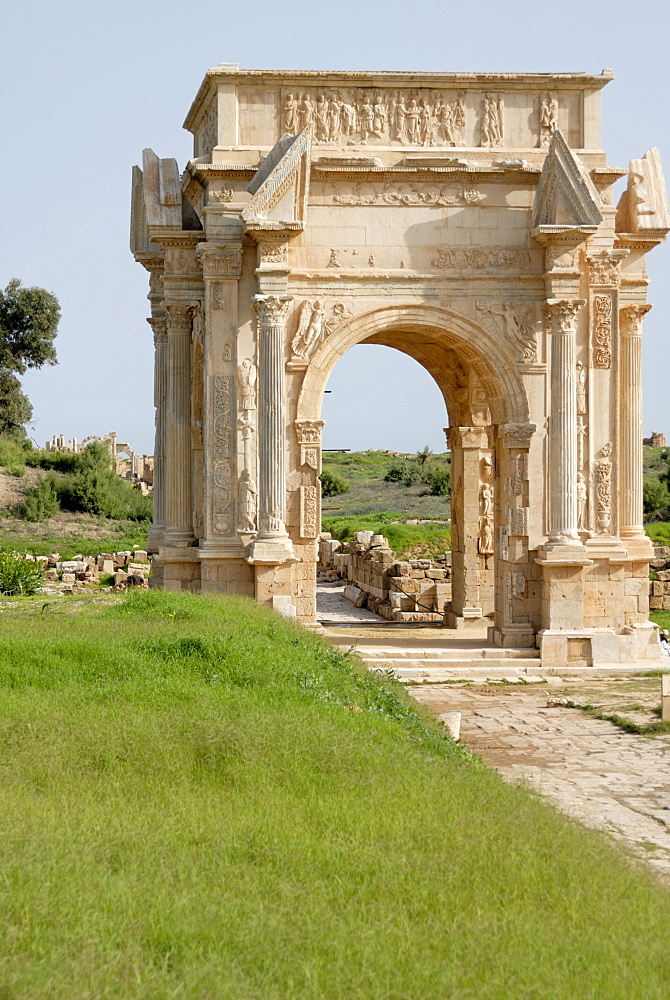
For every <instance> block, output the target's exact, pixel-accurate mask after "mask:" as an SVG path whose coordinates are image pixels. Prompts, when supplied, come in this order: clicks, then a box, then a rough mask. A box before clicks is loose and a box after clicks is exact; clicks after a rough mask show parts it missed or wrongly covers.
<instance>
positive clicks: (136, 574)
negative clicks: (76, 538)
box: [22, 549, 151, 595]
mask: <svg viewBox="0 0 670 1000" xmlns="http://www.w3.org/2000/svg"><path fill="white" fill-rule="evenodd" d="M22 558H23V559H25V560H26V561H27V562H34V563H37V564H38V565H40V566H42V579H43V581H44V584H43V586H42V587H40V588H39V590H38V591H37V593H39V594H51V595H53V594H73V593H75V592H81V591H83V590H84V589H85V588H86V587H87V586H99V585H100V584H101V583H102V584H106V585H107V586H108V587H110V589H111V590H113V591H121V590H127V589H128V588H129V587H148V585H149V584H148V577H149V576H150V574H151V563H150V562H149V556H148V555H147V552H146V551H145V550H144V549H132V550H131V549H127V550H125V551H123V552H101V553H100V555H98V556H82V555H76V556H75V557H74V559H61V557H60V553H58V552H52V553H51V555H48V556H34V555H31V554H30V553H27V554H22ZM105 578H107V579H105Z"/></svg>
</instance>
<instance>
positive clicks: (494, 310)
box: [477, 301, 537, 364]
mask: <svg viewBox="0 0 670 1000" xmlns="http://www.w3.org/2000/svg"><path fill="white" fill-rule="evenodd" d="M477 309H479V311H480V312H482V313H485V314H488V315H490V316H493V317H494V318H495V320H496V325H497V327H498V329H499V330H500V332H501V333H502V334H504V335H505V336H506V337H507V339H508V340H509V341H510V345H511V346H512V348H513V349H514V350H515V351H516V354H517V359H518V360H519V361H520V362H522V363H524V364H532V363H533V362H534V361H535V360H536V359H537V336H536V334H535V329H534V322H535V316H534V309H533V307H532V306H525V305H523V306H515V305H514V304H513V303H511V302H486V301H479V302H477Z"/></svg>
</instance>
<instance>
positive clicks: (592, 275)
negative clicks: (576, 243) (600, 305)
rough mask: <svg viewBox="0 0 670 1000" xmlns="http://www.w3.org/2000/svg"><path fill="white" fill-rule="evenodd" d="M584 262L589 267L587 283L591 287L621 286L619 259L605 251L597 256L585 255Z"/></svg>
mask: <svg viewBox="0 0 670 1000" xmlns="http://www.w3.org/2000/svg"><path fill="white" fill-rule="evenodd" d="M586 261H587V263H588V266H589V282H590V283H591V284H592V285H614V286H616V287H618V286H619V285H620V284H621V257H620V256H618V255H617V256H614V255H610V254H608V253H607V252H606V251H605V252H604V253H599V254H590V253H589V254H587V255H586Z"/></svg>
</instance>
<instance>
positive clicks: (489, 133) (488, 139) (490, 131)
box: [481, 93, 505, 147]
mask: <svg viewBox="0 0 670 1000" xmlns="http://www.w3.org/2000/svg"><path fill="white" fill-rule="evenodd" d="M504 115H505V104H504V100H503V95H502V94H490V93H489V94H484V97H483V98H482V138H481V144H482V146H491V147H492V146H502V145H503V130H504Z"/></svg>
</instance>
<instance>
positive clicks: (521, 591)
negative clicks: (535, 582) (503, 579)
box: [509, 569, 526, 597]
mask: <svg viewBox="0 0 670 1000" xmlns="http://www.w3.org/2000/svg"><path fill="white" fill-rule="evenodd" d="M509 589H510V593H511V595H512V597H524V595H525V593H526V574H525V573H523V572H522V571H521V570H518V569H517V570H512V572H511V573H510V583H509Z"/></svg>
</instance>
